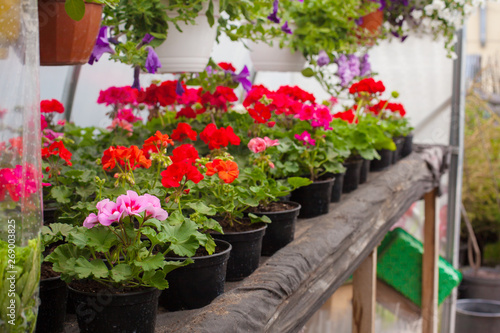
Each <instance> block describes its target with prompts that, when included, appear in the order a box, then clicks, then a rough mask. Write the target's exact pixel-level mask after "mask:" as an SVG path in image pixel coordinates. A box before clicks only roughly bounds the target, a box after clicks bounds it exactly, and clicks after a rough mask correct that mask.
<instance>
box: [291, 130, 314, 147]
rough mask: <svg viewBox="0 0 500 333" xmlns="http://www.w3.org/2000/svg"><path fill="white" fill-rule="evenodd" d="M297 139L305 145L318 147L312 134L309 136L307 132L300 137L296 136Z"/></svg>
mask: <svg viewBox="0 0 500 333" xmlns="http://www.w3.org/2000/svg"><path fill="white" fill-rule="evenodd" d="M295 139H297V140H299V141H301V142H302V144H303V145H311V146H314V145H316V140H314V139H313V138H312V137H311V134H309V132H307V131H304V132H302V134H300V135H299V134H295Z"/></svg>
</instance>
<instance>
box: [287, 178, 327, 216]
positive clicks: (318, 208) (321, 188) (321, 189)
mask: <svg viewBox="0 0 500 333" xmlns="http://www.w3.org/2000/svg"><path fill="white" fill-rule="evenodd" d="M334 183H335V178H330V179H326V180H318V181H315V182H314V183H312V184H309V185H307V186H303V187H299V188H298V189H296V190H295V191H293V192H292V201H295V202H298V203H299V204H300V206H301V208H300V214H299V217H301V218H310V217H315V216H319V215H324V214H327V213H328V211H329V209H330V200H331V198H332V187H333V184H334Z"/></svg>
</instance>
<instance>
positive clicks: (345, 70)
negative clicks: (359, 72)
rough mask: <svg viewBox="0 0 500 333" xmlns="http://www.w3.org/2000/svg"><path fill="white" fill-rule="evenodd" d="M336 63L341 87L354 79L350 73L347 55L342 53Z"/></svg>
mask: <svg viewBox="0 0 500 333" xmlns="http://www.w3.org/2000/svg"><path fill="white" fill-rule="evenodd" d="M336 63H337V65H338V67H339V68H338V70H337V76H338V77H339V78H340V85H341V86H342V87H346V86H347V85H348V84H349V83H350V82H351V81H352V79H354V75H352V73H351V69H350V67H349V62H348V60H347V57H346V56H345V55H344V54H342V55H341V56H340V57H338V59H337V60H336Z"/></svg>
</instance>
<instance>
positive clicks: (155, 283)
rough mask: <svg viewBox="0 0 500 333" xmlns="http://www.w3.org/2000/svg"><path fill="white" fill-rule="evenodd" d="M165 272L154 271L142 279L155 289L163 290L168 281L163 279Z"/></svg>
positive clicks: (166, 286)
mask: <svg viewBox="0 0 500 333" xmlns="http://www.w3.org/2000/svg"><path fill="white" fill-rule="evenodd" d="M165 277H166V274H165V273H164V272H163V271H155V272H154V274H152V276H147V277H146V278H147V280H146V278H143V279H142V280H143V281H144V282H146V283H147V284H149V285H150V286H151V287H155V288H156V289H159V290H163V289H167V288H168V281H167V280H166V279H165Z"/></svg>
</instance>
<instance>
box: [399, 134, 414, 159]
mask: <svg viewBox="0 0 500 333" xmlns="http://www.w3.org/2000/svg"><path fill="white" fill-rule="evenodd" d="M412 150H413V133H410V134H408V135H407V136H405V140H404V142H403V148H402V149H401V158H405V157H406V156H408V155H410V154H411V152H412Z"/></svg>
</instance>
